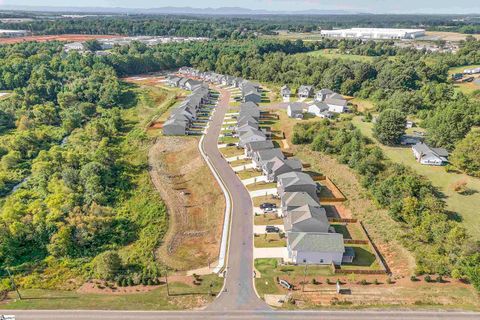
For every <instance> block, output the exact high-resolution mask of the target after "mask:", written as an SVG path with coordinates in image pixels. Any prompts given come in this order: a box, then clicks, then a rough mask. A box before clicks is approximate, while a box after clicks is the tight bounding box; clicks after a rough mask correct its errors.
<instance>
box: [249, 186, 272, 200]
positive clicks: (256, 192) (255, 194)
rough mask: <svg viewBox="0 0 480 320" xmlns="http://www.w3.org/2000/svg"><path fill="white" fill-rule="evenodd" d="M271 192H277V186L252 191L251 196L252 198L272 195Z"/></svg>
mask: <svg viewBox="0 0 480 320" xmlns="http://www.w3.org/2000/svg"><path fill="white" fill-rule="evenodd" d="M270 194H277V188H271V189H261V190H254V191H250V197H252V198H254V197H260V196H265V195H270Z"/></svg>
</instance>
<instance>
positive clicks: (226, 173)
mask: <svg viewBox="0 0 480 320" xmlns="http://www.w3.org/2000/svg"><path fill="white" fill-rule="evenodd" d="M220 93H221V97H220V100H219V102H218V106H217V109H216V111H215V113H214V115H213V118H212V121H211V122H210V126H209V128H208V130H207V134H206V135H205V140H204V150H205V153H206V154H207V155H208V157H209V159H210V161H211V163H212V164H213V166H214V167H215V169H216V171H217V173H218V175H219V176H220V177H221V179H222V180H223V181H224V184H225V187H226V188H227V190H228V191H229V193H230V195H231V199H232V218H231V234H230V243H229V251H228V258H227V272H226V279H225V282H226V283H225V289H224V291H223V292H222V293H221V294H220V296H219V297H218V298H217V299H216V300H215V301H214V302H213V303H212V304H211V305H209V306H208V307H207V310H269V309H270V308H269V307H268V306H267V305H266V304H265V303H264V302H263V301H262V300H260V299H259V298H258V297H257V295H256V294H255V291H254V288H253V221H252V202H251V199H250V195H249V193H248V191H247V190H246V189H245V187H244V185H243V184H242V182H241V180H240V179H239V178H238V177H237V176H236V174H235V173H234V172H233V170H232V168H231V167H230V165H229V164H228V163H227V161H226V160H225V159H224V158H223V156H222V155H221V153H220V152H219V151H218V146H217V143H218V135H219V134H220V131H221V127H222V123H223V119H224V117H225V113H226V112H227V110H228V102H229V100H230V92H228V91H227V90H220Z"/></svg>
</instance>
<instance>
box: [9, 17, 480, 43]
mask: <svg viewBox="0 0 480 320" xmlns="http://www.w3.org/2000/svg"><path fill="white" fill-rule="evenodd" d="M3 16H4V17H11V16H12V15H11V14H10V15H9V14H3ZM21 16H22V17H33V18H34V21H32V22H27V23H0V27H1V28H2V29H26V30H32V31H33V32H34V33H35V34H66V33H81V34H119V35H129V36H135V35H152V36H201V37H210V38H217V39H226V38H229V39H237V38H247V37H256V36H257V35H258V34H263V35H274V34H276V33H277V32H278V31H280V30H288V31H291V32H312V31H319V30H321V29H332V28H350V27H359V26H360V27H385V28H386V27H388V28H392V27H394V28H415V27H420V26H421V27H422V28H427V29H430V30H440V31H456V32H461V33H466V34H475V33H479V32H480V29H479V26H478V21H477V20H474V19H471V17H470V16H461V15H420V14H419V15H401V14H399V15H386V14H385V15H382V14H376V15H368V14H366V15H352V14H329V15H272V14H266V15H255V16H254V17H252V16H248V15H238V16H221V15H218V16H217V15H211V16H209V15H164V14H158V15H139V14H138V15H135V14H131V15H115V14H114V15H112V16H102V17H95V16H92V17H85V18H82V19H74V18H65V17H61V16H58V17H56V18H53V19H52V16H51V15H48V16H46V17H42V16H41V15H34V14H31V13H24V14H22V15H21Z"/></svg>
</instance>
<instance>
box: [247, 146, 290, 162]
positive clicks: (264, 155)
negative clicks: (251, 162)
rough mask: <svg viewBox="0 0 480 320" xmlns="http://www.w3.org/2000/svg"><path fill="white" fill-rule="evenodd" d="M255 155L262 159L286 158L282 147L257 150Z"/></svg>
mask: <svg viewBox="0 0 480 320" xmlns="http://www.w3.org/2000/svg"><path fill="white" fill-rule="evenodd" d="M254 157H255V158H257V159H258V160H260V161H268V160H271V159H273V158H275V157H277V158H280V159H285V156H284V155H283V152H282V150H281V149H280V148H273V149H263V150H258V151H256V152H255V155H254Z"/></svg>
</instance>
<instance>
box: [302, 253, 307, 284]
mask: <svg viewBox="0 0 480 320" xmlns="http://www.w3.org/2000/svg"><path fill="white" fill-rule="evenodd" d="M303 263H305V269H303V282H302V292H303V291H305V279H306V277H307V266H308V264H307V259H303Z"/></svg>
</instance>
